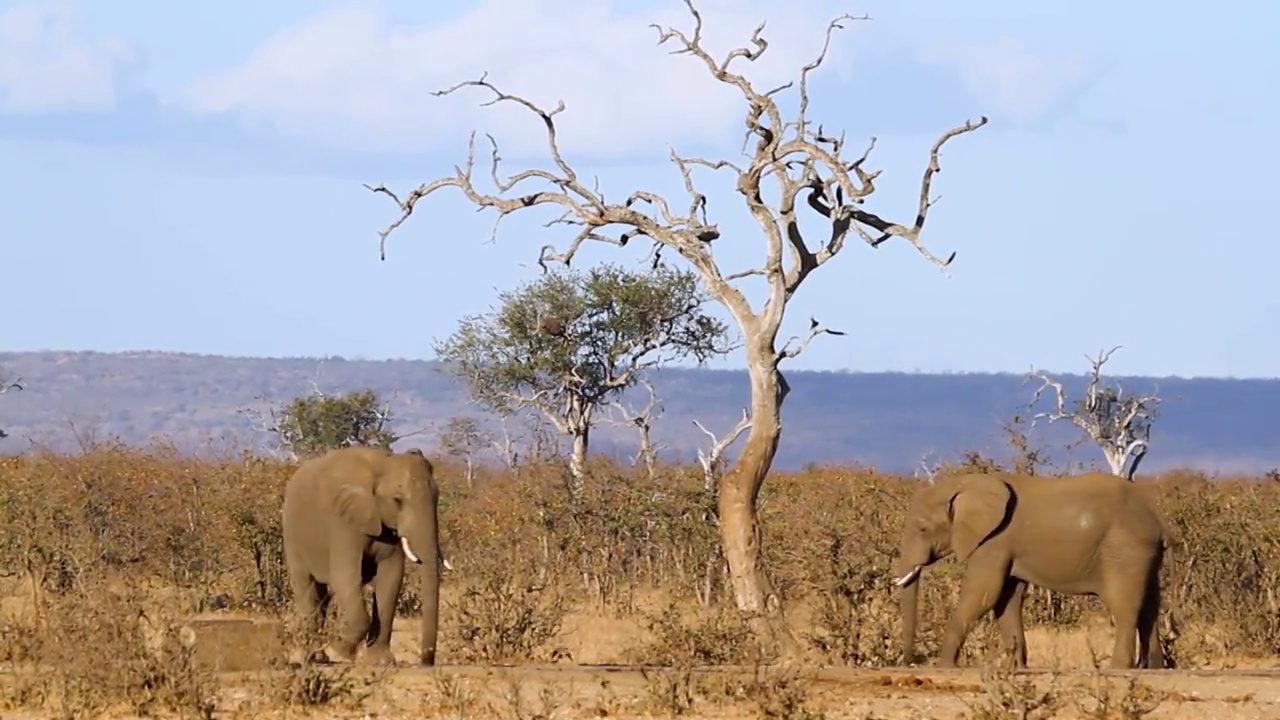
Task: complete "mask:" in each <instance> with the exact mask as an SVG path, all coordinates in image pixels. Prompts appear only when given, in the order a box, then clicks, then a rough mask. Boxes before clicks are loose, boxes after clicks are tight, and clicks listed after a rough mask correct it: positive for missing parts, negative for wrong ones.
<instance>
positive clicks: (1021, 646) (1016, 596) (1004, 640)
mask: <svg viewBox="0 0 1280 720" xmlns="http://www.w3.org/2000/svg"><path fill="white" fill-rule="evenodd" d="M1026 594H1027V583H1026V582H1024V581H1022V580H1019V579H1018V578H1015V577H1010V578H1008V579H1007V580H1005V581H1004V588H1003V590H1001V592H1000V597H999V598H997V599H996V604H995V607H994V608H992V611H993V613H994V614H995V617H996V627H997V628H999V629H1000V643H1001V644H1002V645H1004V647H1005V649H1006V650H1008V651H1010V652H1011V653H1012V654H1013V666H1014V667H1015V668H1025V667H1026V666H1027V636H1026V634H1025V633H1024V632H1023V628H1022V601H1023V599H1024V598H1025V597H1026Z"/></svg>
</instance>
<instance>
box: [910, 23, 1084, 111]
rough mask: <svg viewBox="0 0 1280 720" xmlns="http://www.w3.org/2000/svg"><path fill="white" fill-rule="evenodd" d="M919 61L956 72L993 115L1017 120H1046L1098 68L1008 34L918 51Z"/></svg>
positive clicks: (1081, 58) (1081, 57) (1076, 56)
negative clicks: (991, 40) (998, 37)
mask: <svg viewBox="0 0 1280 720" xmlns="http://www.w3.org/2000/svg"><path fill="white" fill-rule="evenodd" d="M918 59H919V60H920V61H921V62H923V63H926V64H931V65H942V66H946V67H949V68H952V69H954V70H956V71H957V72H958V73H959V74H960V77H961V78H962V79H963V80H964V82H965V85H966V87H967V88H968V90H969V92H970V93H972V94H973V95H974V97H976V98H977V99H979V100H981V101H982V102H984V103H986V104H987V106H988V107H990V108H991V111H990V112H991V114H992V115H999V116H1004V117H1006V118H1009V119H1011V120H1013V121H1014V122H1016V123H1032V122H1035V121H1037V120H1042V119H1044V118H1045V117H1046V116H1047V115H1048V114H1050V113H1052V112H1053V111H1055V110H1056V109H1058V106H1059V105H1060V103H1061V102H1062V101H1063V100H1064V99H1065V98H1068V97H1070V96H1071V95H1072V94H1073V93H1075V92H1076V91H1078V90H1079V89H1080V88H1081V87H1083V86H1084V85H1085V84H1086V83H1088V82H1090V81H1091V80H1092V79H1093V78H1094V77H1095V76H1096V71H1097V68H1096V67H1095V66H1094V65H1093V64H1092V63H1091V62H1090V61H1089V60H1088V59H1087V58H1086V57H1085V56H1084V55H1082V54H1080V53H1072V52H1061V51H1053V50H1050V49H1046V48H1033V47H1031V45H1030V44H1029V43H1028V42H1027V41H1025V40H1020V39H1013V38H1009V37H1004V38H1001V39H998V40H995V41H993V42H984V43H976V42H972V41H969V42H963V43H949V44H934V45H929V46H927V47H925V48H922V49H921V50H920V51H919V52H918Z"/></svg>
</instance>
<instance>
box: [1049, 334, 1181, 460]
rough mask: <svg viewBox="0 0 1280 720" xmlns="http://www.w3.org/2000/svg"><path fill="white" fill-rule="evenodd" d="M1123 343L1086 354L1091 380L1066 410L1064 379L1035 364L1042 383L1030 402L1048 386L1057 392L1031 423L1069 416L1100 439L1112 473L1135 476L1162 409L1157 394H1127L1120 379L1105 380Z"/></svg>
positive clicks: (1094, 439) (1092, 436)
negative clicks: (1049, 407) (1073, 406)
mask: <svg viewBox="0 0 1280 720" xmlns="http://www.w3.org/2000/svg"><path fill="white" fill-rule="evenodd" d="M1120 347H1121V346H1119V345H1117V346H1115V347H1113V348H1111V349H1110V350H1107V351H1105V352H1099V353H1098V356H1097V357H1096V358H1091V357H1089V356H1088V355H1085V359H1086V360H1088V361H1089V364H1090V366H1091V369H1090V375H1089V384H1088V386H1087V387H1086V388H1085V394H1084V398H1083V399H1082V400H1080V401H1078V402H1077V403H1076V409H1075V410H1067V398H1066V392H1065V391H1064V390H1063V387H1062V383H1060V382H1058V381H1057V380H1054V379H1052V378H1050V377H1049V376H1048V375H1046V374H1044V373H1036V372H1035V369H1034V368H1032V370H1031V373H1030V374H1029V375H1030V377H1036V378H1039V379H1040V381H1041V385H1040V387H1039V388H1038V389H1037V390H1036V392H1035V395H1034V396H1032V399H1031V404H1032V405H1034V404H1035V403H1036V402H1037V401H1038V400H1039V399H1040V396H1041V395H1042V394H1043V393H1044V391H1045V390H1047V389H1049V388H1052V389H1053V392H1054V409H1053V410H1047V411H1043V412H1039V413H1036V415H1035V417H1034V418H1033V419H1032V424H1033V425H1034V424H1035V422H1036V421H1037V420H1039V419H1041V418H1047V419H1048V420H1049V422H1050V423H1053V422H1054V421H1057V420H1064V419H1065V420H1069V421H1070V422H1071V423H1072V424H1073V425H1075V426H1076V427H1078V428H1080V429H1081V430H1083V431H1084V432H1085V433H1086V434H1087V435H1088V436H1089V437H1090V438H1091V439H1092V440H1093V441H1094V442H1095V443H1097V445H1098V448H1099V449H1101V450H1102V455H1103V457H1105V458H1106V461H1107V465H1108V466H1109V467H1110V468H1111V473H1112V474H1113V475H1119V476H1121V477H1124V478H1127V479H1129V480H1133V476H1134V474H1135V473H1136V472H1137V471H1138V464H1139V463H1141V462H1142V459H1143V458H1144V457H1146V454H1147V449H1148V448H1149V447H1150V444H1151V425H1152V423H1153V422H1154V421H1155V418H1156V414H1157V412H1158V410H1159V405H1160V398H1159V396H1157V395H1155V394H1152V395H1129V396H1126V395H1125V393H1124V389H1123V388H1122V387H1120V383H1119V381H1116V382H1115V383H1114V385H1113V386H1107V385H1105V384H1104V383H1103V380H1102V366H1103V365H1105V364H1106V363H1107V361H1108V360H1110V359H1111V354H1112V353H1114V352H1115V351H1116V350H1119V349H1120Z"/></svg>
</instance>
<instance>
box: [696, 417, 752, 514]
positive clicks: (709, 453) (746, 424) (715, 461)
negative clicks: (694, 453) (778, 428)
mask: <svg viewBox="0 0 1280 720" xmlns="http://www.w3.org/2000/svg"><path fill="white" fill-rule="evenodd" d="M693 424H694V425H696V426H697V427H698V429H699V430H701V431H702V432H704V433H706V435H707V437H709V438H711V446H710V447H709V448H707V450H706V451H705V452H704V451H703V450H702V448H698V464H699V465H701V466H702V477H703V481H704V483H705V485H704V487H706V490H707V492H709V493H713V492H715V491H716V488H717V487H719V486H720V478H722V477H724V471H725V457H724V453H725V451H726V450H728V449H729V446H730V445H733V444H734V443H735V442H737V441H738V438H740V437H742V433H744V432H747V431H748V430H750V429H751V416H750V415H748V414H747V409H746V408H742V419H741V420H739V421H738V424H737V425H734V426H733V428H732V429H730V430H729V432H727V433H725V434H724V435H723V436H719V437H717V436H716V434H715V433H713V432H711V431H710V430H708V429H707V428H706V427H704V426H703V425H702V423H700V422H698V421H697V420H694V421H693Z"/></svg>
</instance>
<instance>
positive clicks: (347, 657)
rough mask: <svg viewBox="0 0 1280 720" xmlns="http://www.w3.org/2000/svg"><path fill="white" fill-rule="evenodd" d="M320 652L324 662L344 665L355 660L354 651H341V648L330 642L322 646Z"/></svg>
mask: <svg viewBox="0 0 1280 720" xmlns="http://www.w3.org/2000/svg"><path fill="white" fill-rule="evenodd" d="M322 654H323V655H324V658H325V661H326V662H330V663H334V664H340V665H346V664H350V663H352V662H354V661H355V652H354V651H352V650H347V651H343V650H342V649H341V648H338V647H334V645H333V644H332V643H330V644H328V645H325V646H324V651H323V653H322Z"/></svg>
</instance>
